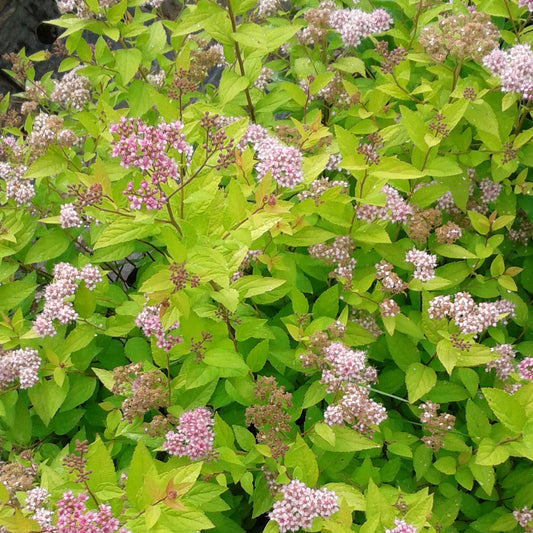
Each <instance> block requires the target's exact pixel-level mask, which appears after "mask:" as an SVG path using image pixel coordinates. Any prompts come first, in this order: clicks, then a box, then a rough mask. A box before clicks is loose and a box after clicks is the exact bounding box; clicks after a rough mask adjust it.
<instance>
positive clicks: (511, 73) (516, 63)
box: [483, 44, 533, 100]
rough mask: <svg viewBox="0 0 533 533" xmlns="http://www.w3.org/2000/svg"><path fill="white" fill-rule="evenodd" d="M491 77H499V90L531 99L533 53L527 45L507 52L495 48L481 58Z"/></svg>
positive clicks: (532, 93)
mask: <svg viewBox="0 0 533 533" xmlns="http://www.w3.org/2000/svg"><path fill="white" fill-rule="evenodd" d="M483 64H484V65H485V66H486V67H487V68H488V69H489V70H490V71H491V73H492V75H493V76H499V78H500V80H501V90H502V91H503V92H505V93H508V92H514V93H517V94H519V95H520V96H521V97H522V98H524V99H526V100H531V99H533V51H532V50H531V45H529V44H517V45H515V46H513V47H512V48H510V49H509V50H500V49H498V48H496V49H495V50H493V51H492V52H491V53H490V54H488V55H486V56H485V57H484V58H483Z"/></svg>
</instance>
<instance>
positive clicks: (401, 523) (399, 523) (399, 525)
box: [385, 518, 418, 533]
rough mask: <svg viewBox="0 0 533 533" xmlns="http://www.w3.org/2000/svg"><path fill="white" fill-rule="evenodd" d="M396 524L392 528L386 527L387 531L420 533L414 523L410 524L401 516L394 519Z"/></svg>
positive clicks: (390, 532)
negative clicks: (401, 518)
mask: <svg viewBox="0 0 533 533" xmlns="http://www.w3.org/2000/svg"><path fill="white" fill-rule="evenodd" d="M394 526H395V527H393V528H392V529H386V530H385V533H418V529H417V528H416V527H415V526H413V524H408V523H407V522H406V521H405V520H400V519H399V518H395V519H394Z"/></svg>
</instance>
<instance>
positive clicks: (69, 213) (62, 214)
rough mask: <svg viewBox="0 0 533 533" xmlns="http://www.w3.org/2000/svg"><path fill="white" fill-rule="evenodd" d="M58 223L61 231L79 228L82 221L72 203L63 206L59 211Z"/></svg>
mask: <svg viewBox="0 0 533 533" xmlns="http://www.w3.org/2000/svg"><path fill="white" fill-rule="evenodd" d="M59 221H60V223H61V227H62V228H63V229H66V228H81V226H82V225H83V221H82V219H81V217H80V213H79V212H78V210H77V209H76V206H75V205H74V204H73V203H70V204H63V205H62V206H61V207H60V211H59Z"/></svg>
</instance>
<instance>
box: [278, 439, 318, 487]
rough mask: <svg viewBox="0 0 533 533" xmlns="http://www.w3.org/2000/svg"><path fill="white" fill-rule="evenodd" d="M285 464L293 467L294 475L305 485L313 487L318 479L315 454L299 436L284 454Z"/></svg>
mask: <svg viewBox="0 0 533 533" xmlns="http://www.w3.org/2000/svg"><path fill="white" fill-rule="evenodd" d="M285 465H286V466H288V467H292V468H294V475H295V477H297V478H298V479H300V480H301V481H303V482H304V483H305V484H306V485H307V486H309V487H313V486H314V485H315V484H316V482H317V480H318V473H319V471H318V464H317V461H316V457H315V454H314V453H313V452H312V451H311V449H310V448H309V446H307V444H306V443H305V441H304V440H303V439H302V437H300V435H297V436H296V441H295V443H294V444H292V445H291V447H290V448H289V451H288V452H287V453H286V454H285Z"/></svg>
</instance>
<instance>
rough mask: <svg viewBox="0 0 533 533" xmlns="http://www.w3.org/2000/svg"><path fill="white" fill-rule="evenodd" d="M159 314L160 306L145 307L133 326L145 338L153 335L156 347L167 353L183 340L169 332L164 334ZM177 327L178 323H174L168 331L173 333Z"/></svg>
mask: <svg viewBox="0 0 533 533" xmlns="http://www.w3.org/2000/svg"><path fill="white" fill-rule="evenodd" d="M160 312H161V305H145V306H144V307H143V309H142V311H141V312H140V313H139V314H138V315H137V318H136V319H135V324H136V326H137V327H139V328H141V329H142V331H143V333H144V334H145V335H146V336H147V337H151V336H152V335H154V337H155V340H156V344H157V347H158V348H161V349H163V350H165V352H168V351H170V350H171V349H172V348H173V347H174V346H176V344H179V343H180V342H183V339H182V338H181V337H175V336H174V335H171V334H170V332H168V333H165V331H164V330H163V324H162V323H161V318H160V316H159V315H160ZM179 326H180V325H179V322H175V323H174V324H172V326H170V328H169V329H170V331H173V330H176V329H178V328H179Z"/></svg>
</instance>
